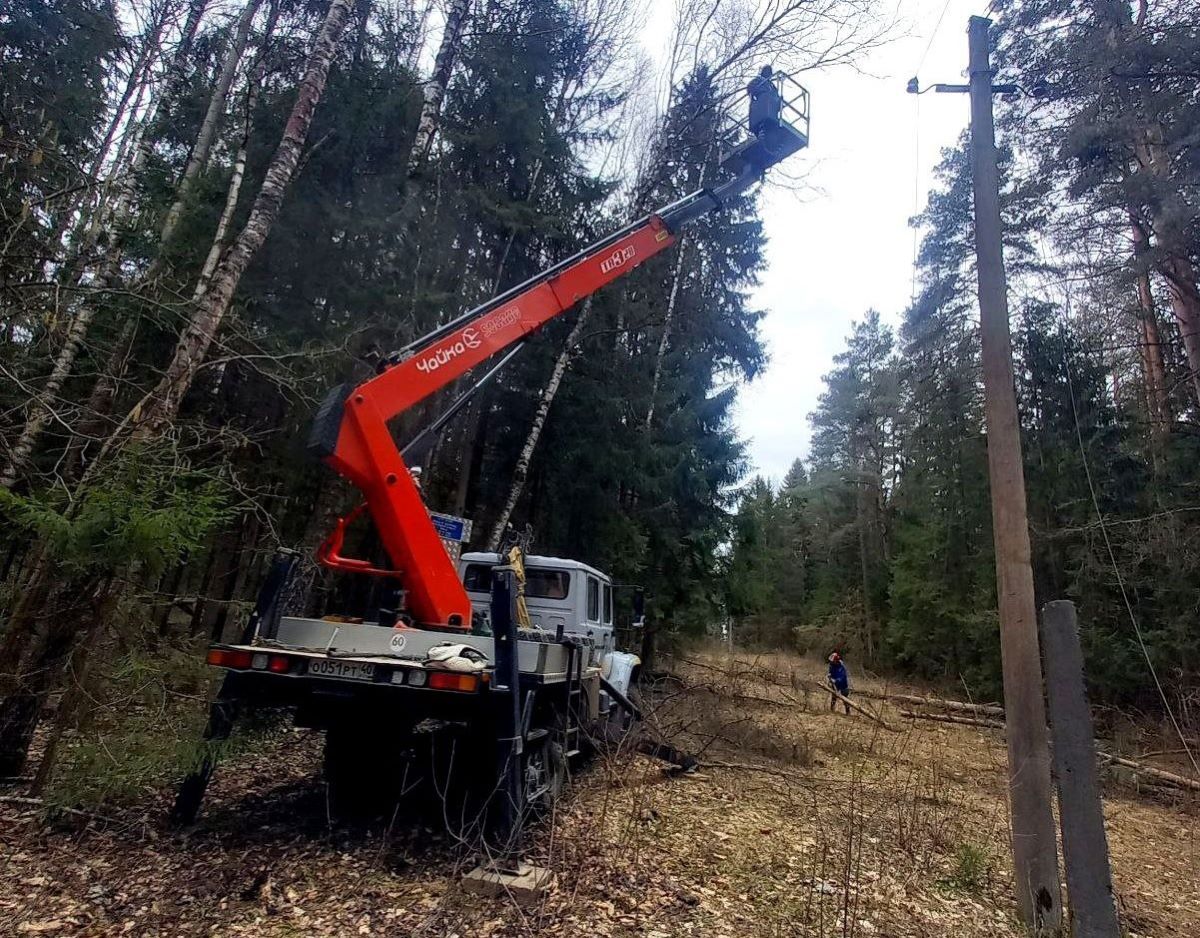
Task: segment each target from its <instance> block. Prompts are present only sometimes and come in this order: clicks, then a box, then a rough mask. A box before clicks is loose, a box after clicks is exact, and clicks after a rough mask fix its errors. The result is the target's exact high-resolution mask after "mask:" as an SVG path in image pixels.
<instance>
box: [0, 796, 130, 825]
mask: <svg viewBox="0 0 1200 938" xmlns="http://www.w3.org/2000/svg"><path fill="white" fill-rule="evenodd" d="M0 804H15V805H21V806H22V807H26V808H40V809H41V810H43V811H45V812H47V813H48V814H56V813H61V814H73V815H75V816H76V817H82V818H87V819H88V820H89V821H104V822H105V823H106V824H126V823H128V822H126V821H121V820H118V819H117V818H112V817H106V816H105V815H103V814H95V813H94V812H91V811H80V810H79V809H78V808H68V807H66V806H65V805H59V804H46V802H45V801H43V800H42V799H41V798H27V797H25V796H23V795H0Z"/></svg>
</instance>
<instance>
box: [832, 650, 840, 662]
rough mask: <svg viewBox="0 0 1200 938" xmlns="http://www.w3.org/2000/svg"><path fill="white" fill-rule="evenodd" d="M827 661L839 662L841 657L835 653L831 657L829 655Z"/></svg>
mask: <svg viewBox="0 0 1200 938" xmlns="http://www.w3.org/2000/svg"><path fill="white" fill-rule="evenodd" d="M829 660H830V661H841V660H842V656H841V655H839V654H838V653H837V652H836V651H835V652H834V653H833V654H832V655H830V656H829Z"/></svg>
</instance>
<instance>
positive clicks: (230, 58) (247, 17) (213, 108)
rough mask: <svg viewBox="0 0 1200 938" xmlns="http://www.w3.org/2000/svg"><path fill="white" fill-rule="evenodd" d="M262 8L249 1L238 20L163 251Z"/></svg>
mask: <svg viewBox="0 0 1200 938" xmlns="http://www.w3.org/2000/svg"><path fill="white" fill-rule="evenodd" d="M260 6H262V0H249V2H248V3H247V4H246V6H245V8H244V9H243V10H242V14H241V16H239V17H238V21H237V26H236V27H235V29H234V34H233V42H232V43H231V44H230V46H229V52H228V53H227V54H226V56H225V62H224V63H223V64H222V66H221V73H220V74H219V75H218V76H217V82H216V84H215V85H213V93H212V97H210V98H209V100H208V110H207V111H206V112H205V114H204V120H203V121H201V123H200V132H199V133H198V134H197V135H196V143H195V145H194V146H193V147H192V153H191V155H190V156H189V157H188V161H187V165H186V166H185V167H184V170H183V178H182V179H180V180H179V187H178V188H177V189H176V191H175V201H174V202H172V203H171V207H170V208H169V209H167V216H166V218H165V219H164V220H163V226H162V230H161V231H160V233H159V236H158V240H159V244H160V245H162V246H164V247H165V246H166V245H167V244H168V243H169V242H170V240H171V238H172V237H174V235H175V229H176V228H178V227H179V219H180V218H181V217H182V215H183V209H184V206H185V205H186V204H187V197H188V194H189V192H190V191H191V188H192V184H193V182H194V181H195V179H196V177H197V176H198V175H199V174H200V172H201V170H203V169H204V167H205V166H206V165H207V164H208V156H209V153H210V152H211V151H212V145H213V142H214V141H215V140H216V137H217V128H218V127H219V126H220V123H221V116H222V115H223V114H224V113H225V102H226V99H227V98H228V97H229V89H230V87H231V86H232V85H233V79H234V77H235V76H236V75H237V69H238V65H239V63H240V62H241V61H242V54H243V53H244V52H245V51H246V43H247V41H248V40H249V38H250V27H251V25H252V24H253V23H254V17H255V15H256V14H257V13H258V8H259V7H260Z"/></svg>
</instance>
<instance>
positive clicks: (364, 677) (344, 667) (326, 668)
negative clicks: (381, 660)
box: [308, 658, 375, 681]
mask: <svg viewBox="0 0 1200 938" xmlns="http://www.w3.org/2000/svg"><path fill="white" fill-rule="evenodd" d="M308 673H309V674H311V675H312V676H313V677H335V678H340V679H341V680H343V681H373V680H375V665H373V664H362V663H361V662H357V661H336V660H334V659H323V658H318V659H315V660H312V661H309V663H308Z"/></svg>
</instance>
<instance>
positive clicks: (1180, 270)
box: [1158, 253, 1200, 405]
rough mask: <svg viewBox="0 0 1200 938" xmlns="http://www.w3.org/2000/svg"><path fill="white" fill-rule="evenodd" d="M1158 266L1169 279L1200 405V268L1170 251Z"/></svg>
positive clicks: (1169, 289)
mask: <svg viewBox="0 0 1200 938" xmlns="http://www.w3.org/2000/svg"><path fill="white" fill-rule="evenodd" d="M1158 269H1159V271H1160V272H1161V273H1162V275H1163V277H1165V278H1166V281H1167V292H1168V294H1169V295H1170V297H1171V311H1172V312H1173V313H1174V314H1175V322H1176V323H1177V324H1178V325H1179V334H1180V336H1181V337H1182V338H1183V348H1184V352H1185V353H1186V354H1187V365H1188V380H1189V381H1190V383H1191V386H1192V395H1193V397H1194V398H1195V400H1196V403H1197V404H1198V405H1200V290H1198V289H1197V285H1196V269H1195V268H1194V267H1193V266H1192V262H1191V261H1190V260H1189V259H1188V258H1187V257H1186V256H1185V255H1184V254H1182V253H1179V254H1168V256H1166V257H1164V258H1163V259H1162V260H1161V261H1160V262H1159V264H1158Z"/></svg>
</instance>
